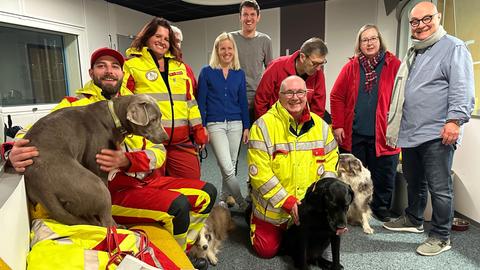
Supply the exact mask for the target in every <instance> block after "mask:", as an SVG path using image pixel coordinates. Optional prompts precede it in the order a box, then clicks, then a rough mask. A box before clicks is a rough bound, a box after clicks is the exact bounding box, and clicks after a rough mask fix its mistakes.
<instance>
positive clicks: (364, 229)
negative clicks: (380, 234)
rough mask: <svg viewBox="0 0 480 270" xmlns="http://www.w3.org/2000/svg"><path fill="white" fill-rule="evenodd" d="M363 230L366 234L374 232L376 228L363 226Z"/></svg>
mask: <svg viewBox="0 0 480 270" xmlns="http://www.w3.org/2000/svg"><path fill="white" fill-rule="evenodd" d="M363 232H364V233H366V234H373V232H375V230H374V229H372V228H370V227H368V228H363Z"/></svg>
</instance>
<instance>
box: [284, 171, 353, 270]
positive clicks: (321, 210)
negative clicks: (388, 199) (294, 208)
mask: <svg viewBox="0 0 480 270" xmlns="http://www.w3.org/2000/svg"><path fill="white" fill-rule="evenodd" d="M353 196H354V195H353V190H352V189H351V187H350V186H349V185H347V184H345V183H344V182H342V181H340V180H338V179H336V178H324V179H322V180H319V181H318V182H315V183H313V184H312V185H311V186H310V187H309V188H308V190H307V193H306V195H305V198H304V199H303V200H302V204H301V205H300V206H299V209H298V211H299V218H300V225H298V226H297V225H292V226H291V227H290V228H289V229H288V230H287V232H286V233H285V237H284V241H283V247H284V250H285V251H286V252H287V254H288V255H290V256H292V258H293V261H294V263H295V267H297V268H299V269H302V270H305V269H309V265H310V264H312V265H318V266H319V267H320V268H322V269H343V266H342V265H341V264H340V235H341V234H343V233H344V232H346V231H347V211H348V207H349V205H350V204H351V203H352V201H353ZM330 244H331V246H332V258H333V261H332V262H330V261H328V260H326V259H325V258H323V257H322V255H323V253H324V251H325V250H326V249H327V247H328V245H330Z"/></svg>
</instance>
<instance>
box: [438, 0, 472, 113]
mask: <svg viewBox="0 0 480 270" xmlns="http://www.w3.org/2000/svg"><path fill="white" fill-rule="evenodd" d="M479 10H480V1H478V0H439V1H438V11H439V12H441V13H442V14H443V27H444V28H445V30H446V31H447V32H448V33H449V34H451V35H454V36H456V37H458V38H459V39H461V40H463V41H465V43H466V44H467V46H468V48H469V49H470V53H471V54H472V58H473V72H474V75H475V110H474V111H473V114H474V115H476V116H480V106H479V105H480V104H479V103H480V31H478V29H477V28H476V27H475V26H478V25H480V17H479V16H478V11H479Z"/></svg>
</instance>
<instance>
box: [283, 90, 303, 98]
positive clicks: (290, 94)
mask: <svg viewBox="0 0 480 270" xmlns="http://www.w3.org/2000/svg"><path fill="white" fill-rule="evenodd" d="M280 93H281V94H282V95H284V96H285V97H286V98H292V97H293V96H294V95H296V96H297V97H298V98H303V97H305V95H306V94H307V90H297V91H295V90H287V91H282V92H280Z"/></svg>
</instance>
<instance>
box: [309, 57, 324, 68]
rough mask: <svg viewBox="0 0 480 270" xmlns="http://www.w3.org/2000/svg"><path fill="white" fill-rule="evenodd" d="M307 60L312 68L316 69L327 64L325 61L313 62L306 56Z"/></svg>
mask: <svg viewBox="0 0 480 270" xmlns="http://www.w3.org/2000/svg"><path fill="white" fill-rule="evenodd" d="M307 58H308V60H310V63H312V66H313V67H314V68H317V67H323V66H325V65H326V64H327V59H325V60H323V62H314V61H313V60H312V59H311V58H310V56H307Z"/></svg>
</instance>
